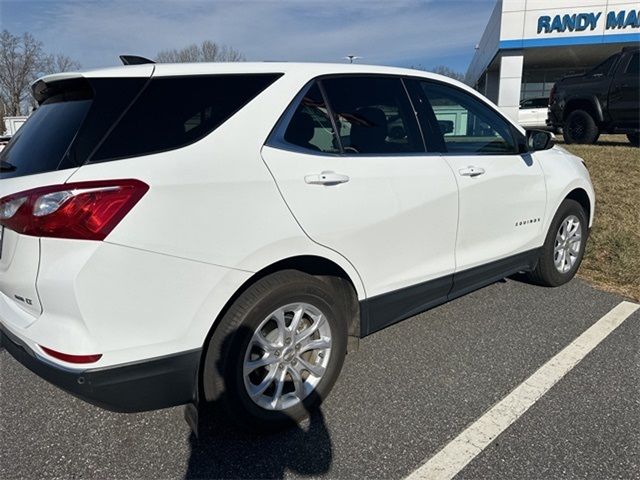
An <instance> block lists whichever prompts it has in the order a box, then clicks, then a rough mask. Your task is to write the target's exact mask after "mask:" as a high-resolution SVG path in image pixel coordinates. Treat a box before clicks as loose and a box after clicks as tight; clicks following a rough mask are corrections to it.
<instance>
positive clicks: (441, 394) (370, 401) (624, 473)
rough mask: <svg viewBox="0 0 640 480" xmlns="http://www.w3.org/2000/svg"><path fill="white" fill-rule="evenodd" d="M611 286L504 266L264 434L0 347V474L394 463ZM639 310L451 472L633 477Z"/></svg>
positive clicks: (580, 316)
mask: <svg viewBox="0 0 640 480" xmlns="http://www.w3.org/2000/svg"><path fill="white" fill-rule="evenodd" d="M621 300H623V299H622V298H620V297H618V296H616V295H612V294H608V293H604V292H601V291H598V290H595V289H594V288H592V287H591V286H589V285H588V284H586V283H585V282H583V281H581V280H574V281H572V282H571V283H569V284H567V285H565V286H563V287H561V288H557V289H546V288H542V287H535V286H531V285H528V284H525V283H521V282H520V281H517V280H506V281H503V282H499V283H496V284H494V285H491V286H489V287H487V288H485V289H483V290H480V291H477V292H475V293H473V294H471V295H468V296H466V297H463V298H460V299H458V300H455V301H453V302H451V303H449V304H446V305H443V306H441V307H438V308H436V309H433V310H431V311H429V312H426V313H424V314H421V315H418V316H416V317H413V318H412V319H409V320H407V321H405V322H402V323H400V324H397V325H394V326H392V327H390V328H388V329H386V330H384V331H382V332H379V333H377V334H375V335H373V336H371V337H368V338H366V339H364V340H363V341H361V344H360V351H359V352H357V353H354V354H351V355H349V356H348V358H347V361H346V363H345V367H344V370H343V372H342V375H341V377H340V379H339V380H338V383H337V384H336V387H335V389H334V391H333V392H332V394H331V396H330V397H329V398H328V399H327V400H326V402H325V404H324V406H323V408H322V411H321V412H320V413H318V414H315V415H314V416H313V417H312V419H311V420H310V421H309V422H307V423H306V424H304V425H302V426H301V427H300V428H296V429H293V430H289V431H287V432H283V433H279V434H273V435H268V436H255V435H249V434H246V433H240V432H238V431H235V430H233V429H232V428H230V427H229V426H228V425H226V424H215V425H211V427H210V428H208V429H207V431H206V432H204V434H203V436H202V437H203V438H201V439H200V440H199V441H197V440H195V439H194V437H193V436H192V435H191V434H190V430H189V427H188V426H187V424H186V423H185V421H184V419H183V408H181V407H180V408H173V409H167V410H163V411H157V412H149V413H143V414H115V413H110V412H107V411H104V410H101V409H99V408H96V407H93V406H90V405H87V404H85V403H83V402H81V401H79V400H76V399H75V398H73V397H71V396H69V395H67V394H65V393H63V392H61V391H59V390H58V389H56V388H55V387H53V386H51V385H49V384H47V383H46V382H45V381H43V380H40V379H39V378H38V377H36V376H35V375H33V374H32V373H30V372H29V371H27V370H26V369H25V368H23V367H22V366H21V365H19V364H18V363H17V362H15V361H14V360H13V359H12V358H11V357H10V356H9V355H8V354H7V352H5V351H0V368H1V370H0V371H1V374H0V422H1V424H0V439H1V440H0V478H3V479H17V478H21V479H23V478H78V477H81V478H96V479H97V478H100V479H104V478H120V479H122V478H136V479H146V478H154V479H158V478H163V479H164V478H283V477H286V478H292V477H325V478H354V479H355V478H358V479H361V478H404V477H406V476H407V475H409V474H410V473H411V472H413V471H414V470H416V469H417V468H419V467H420V466H421V465H422V464H423V463H424V462H425V461H426V460H428V459H429V458H430V457H432V456H433V455H434V454H436V453H437V452H438V451H439V450H440V449H441V448H442V447H443V446H445V445H447V444H448V443H449V442H450V441H451V440H452V439H453V438H455V437H456V436H458V435H459V434H460V433H461V432H462V431H464V430H465V428H466V427H467V426H468V425H470V424H472V423H473V422H474V421H476V420H477V419H478V418H479V417H481V416H483V414H484V413H485V412H486V411H487V410H489V409H490V408H491V407H492V406H493V405H495V404H496V402H498V401H500V400H501V399H503V398H504V397H505V396H507V395H508V394H509V393H510V392H511V391H512V390H514V388H516V387H517V386H518V385H520V384H521V383H522V382H523V381H525V380H526V379H527V378H528V377H529V376H531V375H532V374H533V373H534V372H536V370H537V369H538V368H539V367H541V366H542V365H544V364H545V363H546V362H547V361H548V360H549V359H550V358H552V357H554V355H556V354H558V352H560V351H561V350H562V349H563V348H564V347H566V346H567V345H568V344H570V343H571V342H572V341H573V340H574V339H575V338H576V337H578V336H579V335H581V334H582V333H583V332H584V331H585V330H587V329H588V328H589V327H590V326H591V325H593V324H595V323H596V322H597V321H598V320H599V319H600V318H601V317H603V316H604V315H605V314H607V313H608V312H609V311H610V310H611V309H613V308H614V307H615V306H616V305H618V304H619V303H620V302H621ZM638 425H640V310H639V311H636V312H635V313H633V314H632V315H631V316H629V317H628V318H627V319H626V320H625V321H624V322H623V323H622V324H621V325H620V326H619V327H618V328H617V329H615V330H614V331H613V332H612V333H611V334H610V335H609V336H608V337H606V338H605V339H604V340H603V341H602V342H601V343H599V344H598V345H597V346H596V347H595V348H594V349H593V350H592V351H591V352H590V353H589V354H587V355H586V357H585V358H584V359H583V360H582V361H581V362H580V363H578V364H577V365H576V366H575V368H573V369H572V370H571V371H569V372H568V374H567V375H566V376H564V377H563V378H562V379H561V380H560V381H559V382H558V383H557V384H555V386H553V387H552V388H551V389H550V390H549V391H548V392H547V393H546V394H545V395H544V396H542V398H540V399H539V400H538V401H537V402H536V403H535V404H533V406H531V408H530V409H528V410H527V411H526V412H525V413H524V414H523V415H522V416H521V417H519V418H518V419H517V420H516V421H515V422H514V423H513V424H512V425H511V426H509V427H508V428H507V429H506V430H505V431H504V432H503V433H502V434H501V435H499V436H498V437H497V438H496V439H495V440H494V441H493V442H491V443H490V444H489V445H488V446H487V448H485V449H484V450H483V451H482V452H481V453H480V454H479V455H477V456H476V457H475V458H474V459H473V460H472V461H471V462H470V463H469V464H468V465H467V466H466V467H465V468H464V469H462V470H461V471H460V472H459V473H458V475H457V477H456V478H465V479H485V478H487V479H488V478H492V479H494V478H519V479H547V478H548V479H558V478H593V479H599V480H600V479H609V478H624V479H631V478H640V429H639V428H638Z"/></svg>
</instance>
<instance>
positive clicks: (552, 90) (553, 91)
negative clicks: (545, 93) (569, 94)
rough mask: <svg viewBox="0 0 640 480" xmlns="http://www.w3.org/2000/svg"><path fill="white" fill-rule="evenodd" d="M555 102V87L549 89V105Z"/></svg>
mask: <svg viewBox="0 0 640 480" xmlns="http://www.w3.org/2000/svg"><path fill="white" fill-rule="evenodd" d="M555 101H556V86H555V85H554V86H553V87H551V92H550V93H549V105H553V102H555Z"/></svg>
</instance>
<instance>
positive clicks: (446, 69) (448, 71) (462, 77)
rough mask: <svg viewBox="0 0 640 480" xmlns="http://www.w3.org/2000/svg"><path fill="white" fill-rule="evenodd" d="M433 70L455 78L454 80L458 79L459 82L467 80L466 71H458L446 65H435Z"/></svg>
mask: <svg viewBox="0 0 640 480" xmlns="http://www.w3.org/2000/svg"><path fill="white" fill-rule="evenodd" d="M431 71H432V72H433V73H437V74H439V75H444V76H445V77H449V78H453V79H454V80H458V81H459V82H465V80H466V75H465V74H464V73H460V72H456V71H455V70H453V69H452V68H449V67H447V66H446V65H437V66H435V67H433V68H432V69H431Z"/></svg>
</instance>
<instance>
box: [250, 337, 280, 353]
mask: <svg viewBox="0 0 640 480" xmlns="http://www.w3.org/2000/svg"><path fill="white" fill-rule="evenodd" d="M252 341H253V342H254V345H257V346H258V347H260V348H261V349H262V350H264V351H265V352H267V353H271V352H272V351H273V350H275V348H276V346H275V345H273V344H272V343H271V342H269V340H267V339H266V338H264V336H263V335H262V333H260V332H256V333H255V335H254V336H253V339H252Z"/></svg>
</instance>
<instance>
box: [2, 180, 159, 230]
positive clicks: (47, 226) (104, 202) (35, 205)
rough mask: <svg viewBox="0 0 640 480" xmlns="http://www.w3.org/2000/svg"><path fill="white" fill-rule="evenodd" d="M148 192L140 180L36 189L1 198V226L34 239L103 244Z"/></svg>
mask: <svg viewBox="0 0 640 480" xmlns="http://www.w3.org/2000/svg"><path fill="white" fill-rule="evenodd" d="M147 190H149V186H148V185H147V184H145V183H143V182H141V181H139V180H104V181H96V182H77V183H66V184H63V185H53V186H49V187H42V188H35V189H33V190H27V191H24V192H20V193H15V194H13V195H9V196H8V197H4V198H0V225H4V226H5V227H7V228H9V229H11V230H14V231H16V232H18V233H21V234H23V235H32V236H35V237H55V238H72V239H78V240H104V239H105V237H106V236H107V235H109V233H111V231H112V230H113V229H114V228H115V226H116V225H118V223H120V221H121V220H122V219H123V218H124V217H125V216H126V215H127V213H129V211H130V210H131V209H132V208H133V207H134V205H135V204H136V203H138V201H139V200H140V199H141V198H142V197H143V195H144V194H145V193H146V192H147Z"/></svg>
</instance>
